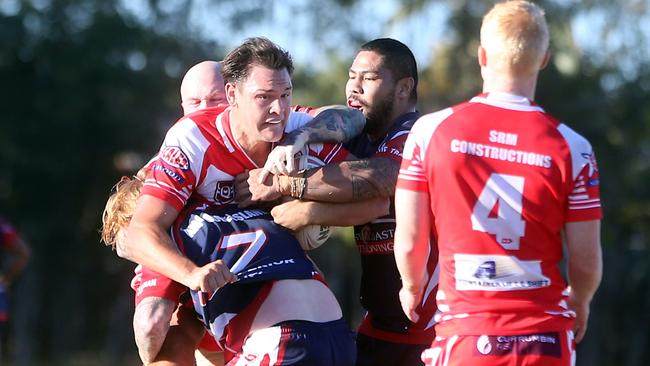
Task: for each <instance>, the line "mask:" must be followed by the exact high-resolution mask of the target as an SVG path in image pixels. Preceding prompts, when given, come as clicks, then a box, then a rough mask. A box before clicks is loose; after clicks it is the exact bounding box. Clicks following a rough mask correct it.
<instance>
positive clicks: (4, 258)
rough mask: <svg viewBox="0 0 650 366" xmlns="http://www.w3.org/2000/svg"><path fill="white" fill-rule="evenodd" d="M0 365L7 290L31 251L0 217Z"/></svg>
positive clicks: (5, 333)
mask: <svg viewBox="0 0 650 366" xmlns="http://www.w3.org/2000/svg"><path fill="white" fill-rule="evenodd" d="M0 250H2V254H1V255H0V262H1V263H2V273H1V274H0V363H2V360H3V358H4V357H5V352H4V350H5V348H6V347H5V346H6V343H7V336H8V329H7V328H8V327H7V324H8V322H9V298H8V296H9V294H8V290H9V287H10V286H11V284H12V283H13V281H14V279H15V278H16V276H18V275H19V274H20V272H22V271H23V269H25V266H26V265H27V263H28V262H29V257H30V255H31V250H30V249H29V246H28V245H27V244H26V243H25V241H24V240H23V239H22V238H21V237H20V236H19V235H18V232H17V231H16V229H14V227H13V226H11V225H10V224H9V223H8V222H7V221H5V220H3V219H2V218H1V217H0Z"/></svg>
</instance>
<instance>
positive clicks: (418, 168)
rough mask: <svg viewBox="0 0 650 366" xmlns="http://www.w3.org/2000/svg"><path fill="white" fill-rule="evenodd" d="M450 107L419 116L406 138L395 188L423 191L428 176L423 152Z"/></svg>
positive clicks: (426, 186)
mask: <svg viewBox="0 0 650 366" xmlns="http://www.w3.org/2000/svg"><path fill="white" fill-rule="evenodd" d="M451 113H452V109H451V108H447V109H444V110H442V111H440V112H436V113H432V114H427V115H424V116H422V117H420V118H419V119H418V120H417V121H416V122H415V124H414V125H413V128H412V129H411V131H410V132H409V134H408V137H407V138H406V142H405V143H404V152H403V156H402V163H401V166H400V170H399V175H398V177H397V188H401V189H407V190H410V191H418V192H425V191H427V190H428V183H427V182H428V178H427V175H426V171H425V164H424V162H425V154H426V152H427V148H428V146H429V142H430V141H431V138H432V137H433V134H434V132H435V130H436V128H437V127H438V126H439V125H440V124H441V123H442V122H443V121H444V120H445V119H446V118H447V117H449V116H450V115H451Z"/></svg>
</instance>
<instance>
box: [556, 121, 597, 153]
mask: <svg viewBox="0 0 650 366" xmlns="http://www.w3.org/2000/svg"><path fill="white" fill-rule="evenodd" d="M556 129H557V132H558V133H559V134H560V135H561V136H562V138H563V139H564V141H566V143H567V144H568V145H569V146H573V147H576V148H580V149H588V150H591V144H590V143H589V140H587V138H585V137H584V136H582V135H581V134H580V133H578V132H577V131H575V130H574V129H573V128H571V127H570V126H569V125H567V124H566V123H563V122H558V123H557V126H556Z"/></svg>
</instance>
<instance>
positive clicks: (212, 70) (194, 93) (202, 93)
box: [181, 61, 228, 115]
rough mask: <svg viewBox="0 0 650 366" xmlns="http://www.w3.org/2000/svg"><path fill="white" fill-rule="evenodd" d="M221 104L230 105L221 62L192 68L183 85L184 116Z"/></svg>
mask: <svg viewBox="0 0 650 366" xmlns="http://www.w3.org/2000/svg"><path fill="white" fill-rule="evenodd" d="M220 104H228V101H227V100H226V93H225V87H224V82H223V76H222V75H221V62H216V61H203V62H200V63H198V64H196V65H194V66H192V67H191V68H190V69H189V70H188V71H187V73H186V74H185V76H184V77H183V82H182V83H181V106H182V107H183V114H185V115H187V114H189V113H192V112H194V111H197V110H199V109H203V108H207V107H214V106H217V105H220Z"/></svg>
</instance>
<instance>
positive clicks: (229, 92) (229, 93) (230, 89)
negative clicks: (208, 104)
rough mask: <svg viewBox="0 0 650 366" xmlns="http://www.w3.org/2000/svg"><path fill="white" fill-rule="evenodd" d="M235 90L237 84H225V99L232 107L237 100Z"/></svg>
mask: <svg viewBox="0 0 650 366" xmlns="http://www.w3.org/2000/svg"><path fill="white" fill-rule="evenodd" d="M236 89H237V84H235V83H226V99H227V100H228V104H230V105H231V106H233V107H234V106H236V105H237V98H235V94H236V93H235V91H236Z"/></svg>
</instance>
